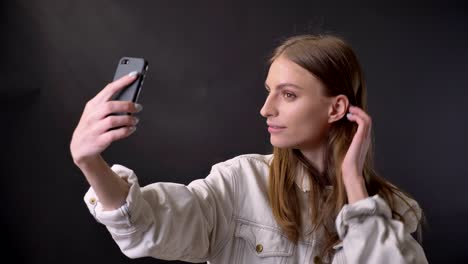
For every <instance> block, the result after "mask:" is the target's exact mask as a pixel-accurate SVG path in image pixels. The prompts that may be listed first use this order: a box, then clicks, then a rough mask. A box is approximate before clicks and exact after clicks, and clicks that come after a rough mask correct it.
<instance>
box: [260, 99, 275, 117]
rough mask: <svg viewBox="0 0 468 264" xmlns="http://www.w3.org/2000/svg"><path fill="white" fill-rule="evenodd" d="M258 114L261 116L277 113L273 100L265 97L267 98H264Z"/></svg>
mask: <svg viewBox="0 0 468 264" xmlns="http://www.w3.org/2000/svg"><path fill="white" fill-rule="evenodd" d="M260 114H261V115H262V116H263V117H269V116H273V115H277V110H276V108H275V107H274V105H273V102H272V101H271V100H270V97H267V99H266V100H265V103H264V104H263V107H262V109H260Z"/></svg>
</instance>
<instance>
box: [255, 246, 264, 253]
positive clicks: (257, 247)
mask: <svg viewBox="0 0 468 264" xmlns="http://www.w3.org/2000/svg"><path fill="white" fill-rule="evenodd" d="M255 251H257V253H260V252H262V251H263V246H262V244H257V246H256V247H255Z"/></svg>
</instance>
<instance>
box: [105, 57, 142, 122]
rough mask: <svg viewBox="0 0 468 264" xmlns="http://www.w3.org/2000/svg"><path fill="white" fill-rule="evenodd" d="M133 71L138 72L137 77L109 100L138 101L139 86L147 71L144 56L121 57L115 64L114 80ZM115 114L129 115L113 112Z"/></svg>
mask: <svg viewBox="0 0 468 264" xmlns="http://www.w3.org/2000/svg"><path fill="white" fill-rule="evenodd" d="M133 71H136V72H137V73H138V78H137V79H136V80H135V81H134V82H132V83H131V84H130V85H128V86H127V87H125V88H123V89H122V90H120V91H119V92H118V93H116V94H115V95H114V96H113V97H112V99H111V100H118V101H131V102H134V103H136V102H138V97H139V95H140V91H141V87H142V85H143V82H144V80H145V76H146V72H147V71H148V61H147V60H145V59H144V58H132V57H122V58H121V59H120V60H119V63H118V64H117V69H116V70H115V74H114V81H116V80H117V79H120V78H121V77H123V76H124V75H127V74H129V73H131V72H133ZM114 114H115V115H125V114H127V115H130V113H114Z"/></svg>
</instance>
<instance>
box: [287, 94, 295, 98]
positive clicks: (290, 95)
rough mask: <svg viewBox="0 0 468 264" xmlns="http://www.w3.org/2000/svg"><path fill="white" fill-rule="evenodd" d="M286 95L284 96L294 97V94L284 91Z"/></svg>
mask: <svg viewBox="0 0 468 264" xmlns="http://www.w3.org/2000/svg"><path fill="white" fill-rule="evenodd" d="M284 94H285V95H286V98H294V97H296V96H295V95H294V94H292V93H284Z"/></svg>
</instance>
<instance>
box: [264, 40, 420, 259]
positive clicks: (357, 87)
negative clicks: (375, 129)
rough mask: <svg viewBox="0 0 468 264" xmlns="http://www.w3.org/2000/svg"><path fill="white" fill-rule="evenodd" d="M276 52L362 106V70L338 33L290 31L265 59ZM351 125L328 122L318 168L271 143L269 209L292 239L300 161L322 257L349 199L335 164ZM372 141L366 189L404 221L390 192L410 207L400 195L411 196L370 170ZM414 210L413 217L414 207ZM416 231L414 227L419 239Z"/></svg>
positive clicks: (297, 226) (334, 240)
mask: <svg viewBox="0 0 468 264" xmlns="http://www.w3.org/2000/svg"><path fill="white" fill-rule="evenodd" d="M280 55H281V56H286V58H288V59H289V60H291V61H293V62H294V63H296V64H298V65H299V66H301V67H303V68H304V69H306V70H308V71H309V72H310V73H311V74H313V75H314V76H316V77H317V78H318V79H319V80H320V81H321V82H322V83H323V84H324V87H325V91H323V94H324V95H325V96H336V95H340V94H343V95H346V96H347V97H348V100H349V102H350V104H351V105H354V106H358V107H360V108H362V109H363V110H364V111H367V105H366V85H365V80H364V76H363V72H362V70H361V66H360V64H359V62H358V59H357V57H356V55H355V54H354V52H353V51H352V49H351V48H350V47H349V46H348V45H347V44H346V43H345V41H344V40H343V39H341V38H339V37H337V36H332V35H317V36H315V35H300V36H294V37H291V38H289V39H287V40H285V41H284V42H283V43H282V44H281V45H280V46H279V47H277V48H276V49H275V51H274V53H273V55H272V57H271V58H270V60H269V63H270V64H271V63H272V62H273V61H274V60H275V59H276V58H278V57H279V56H280ZM356 130H357V125H356V124H355V123H354V122H349V121H348V120H346V118H343V119H341V120H338V121H336V122H334V123H333V124H332V125H331V127H330V130H329V133H328V138H327V147H326V151H325V153H324V155H325V156H324V161H325V164H324V172H323V173H320V172H319V171H318V170H317V168H316V167H315V166H314V165H313V164H311V163H310V162H308V160H307V159H306V158H305V157H304V156H303V155H302V154H301V152H300V151H298V150H297V149H288V148H277V147H274V149H273V160H272V163H271V165H270V172H269V173H270V175H269V186H268V195H269V199H270V204H271V208H272V212H273V215H274V217H275V219H276V221H277V222H278V224H279V225H280V226H281V228H282V230H283V232H284V233H285V234H286V235H287V236H288V238H289V239H290V240H291V241H293V242H294V243H297V242H298V239H299V235H300V230H301V227H302V225H303V223H301V217H300V209H299V207H298V204H299V203H298V198H297V194H296V190H295V188H294V179H295V176H296V171H295V170H296V167H297V165H302V166H304V167H305V168H306V169H307V172H308V174H309V177H310V182H311V189H310V192H309V206H310V207H311V209H312V210H311V212H312V218H311V219H310V221H311V223H312V224H313V229H312V231H317V230H318V228H320V227H323V231H324V237H323V245H324V246H323V250H322V256H323V257H328V258H329V257H331V256H332V254H333V248H332V247H333V246H334V245H336V244H338V243H339V242H340V240H339V237H338V235H337V232H336V229H335V227H334V223H335V219H336V217H337V215H338V213H339V212H340V210H341V208H342V207H343V206H344V205H345V204H346V203H347V202H348V201H347V195H346V191H345V188H344V183H343V180H342V175H341V169H340V168H341V164H342V161H343V159H344V157H345V155H346V152H347V150H348V148H349V146H350V144H351V141H352V139H353V136H354V134H355V132H356ZM373 145H374V142H373V140H372V142H371V144H370V146H369V152H368V153H367V156H366V159H365V163H364V169H363V177H364V179H365V183H366V188H367V191H368V194H369V195H371V196H372V195H375V194H379V195H380V196H381V197H382V198H383V199H384V200H385V201H386V202H387V203H388V205H389V206H390V208H391V209H392V214H393V216H394V218H396V219H399V220H401V221H404V219H403V216H401V215H400V214H398V213H397V212H396V210H395V201H394V197H395V195H396V196H398V197H400V198H401V199H402V200H403V201H404V202H405V203H407V205H408V206H409V207H410V208H411V209H413V208H412V207H411V205H410V204H409V203H408V202H407V201H406V199H405V196H406V197H408V198H411V196H410V195H409V194H408V193H406V192H404V191H402V190H400V189H398V188H397V187H395V186H394V185H392V184H391V183H389V182H388V181H386V180H385V179H383V178H382V177H380V176H379V175H378V174H377V172H376V171H375V170H374V162H373V156H374V153H373ZM326 185H332V186H333V189H332V191H331V192H326V191H325V190H326V188H325V186H326ZM318 212H320V213H318ZM413 213H414V214H415V215H416V217H417V213H416V211H415V210H414V209H413ZM420 235H421V234H420V233H419V240H420V241H421V236H420Z"/></svg>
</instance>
